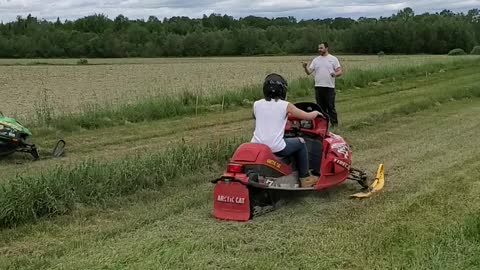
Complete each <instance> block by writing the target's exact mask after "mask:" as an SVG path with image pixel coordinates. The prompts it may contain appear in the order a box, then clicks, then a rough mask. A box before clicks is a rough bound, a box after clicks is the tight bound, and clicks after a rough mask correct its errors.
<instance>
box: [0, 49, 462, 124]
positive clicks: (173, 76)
mask: <svg viewBox="0 0 480 270" xmlns="http://www.w3.org/2000/svg"><path fill="white" fill-rule="evenodd" d="M312 57H313V56H284V57H227V58H180V59H178V58H170V59H163V58H161V59H108V60H104V59H90V60H89V65H76V61H77V60H75V59H73V60H72V59H53V60H52V59H49V60H38V59H37V60H35V59H30V60H29V59H9V60H5V59H4V60H0V83H1V85H0V94H1V96H2V100H3V99H4V100H11V101H15V102H8V103H2V107H1V110H2V111H3V112H4V113H6V114H8V115H13V116H17V117H22V118H25V119H32V118H38V117H39V115H38V112H39V111H48V113H51V114H56V115H62V114H67V113H71V112H77V113H78V112H81V111H84V110H90V109H92V107H94V108H95V107H98V106H101V107H105V106H108V107H116V106H118V105H121V104H132V103H136V102H137V101H138V100H148V99H150V98H152V97H165V96H172V95H180V94H182V93H184V92H188V93H191V94H193V95H199V96H205V95H210V94H218V93H223V92H227V91H235V90H236V89H239V88H241V87H246V86H250V85H257V84H258V83H259V82H260V81H261V80H262V79H263V78H264V77H265V75H267V74H268V73H271V72H278V73H281V74H283V75H285V76H286V78H288V79H289V80H292V79H296V78H300V77H303V76H305V75H304V72H303V70H302V68H301V61H308V60H310V59H312ZM339 59H340V61H341V63H342V65H343V66H344V69H345V70H346V71H349V70H351V69H353V70H356V69H382V68H385V67H392V66H393V67H396V66H417V65H420V64H424V63H436V62H437V63H438V62H449V61H454V60H458V58H451V57H450V58H448V57H446V56H428V55H427V56H411V57H408V56H387V57H383V58H379V57H377V56H340V57H339Z"/></svg>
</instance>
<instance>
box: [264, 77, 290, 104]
mask: <svg viewBox="0 0 480 270" xmlns="http://www.w3.org/2000/svg"><path fill="white" fill-rule="evenodd" d="M287 88H288V84H287V80H285V79H284V78H283V77H282V76H281V75H279V74H277V73H271V74H269V75H267V77H265V81H264V82H263V96H264V97H265V100H267V101H270V100H271V99H272V98H273V99H282V100H285V98H286V97H287Z"/></svg>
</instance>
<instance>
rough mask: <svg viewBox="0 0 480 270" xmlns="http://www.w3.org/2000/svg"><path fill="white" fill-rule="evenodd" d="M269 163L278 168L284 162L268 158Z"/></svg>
mask: <svg viewBox="0 0 480 270" xmlns="http://www.w3.org/2000/svg"><path fill="white" fill-rule="evenodd" d="M267 165H271V166H273V167H275V168H277V169H280V168H281V167H282V164H280V163H278V162H276V161H275V160H273V159H267Z"/></svg>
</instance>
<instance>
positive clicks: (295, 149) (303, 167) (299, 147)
mask: <svg viewBox="0 0 480 270" xmlns="http://www.w3.org/2000/svg"><path fill="white" fill-rule="evenodd" d="M285 143H286V144H287V146H285V148H283V150H282V151H279V152H276V153H275V155H277V156H280V157H288V156H293V157H294V158H295V162H296V164H297V168H298V175H299V177H301V178H303V177H307V176H309V175H310V174H309V172H308V150H307V145H306V144H305V141H304V140H303V139H302V138H286V139H285Z"/></svg>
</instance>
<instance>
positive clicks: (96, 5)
mask: <svg viewBox="0 0 480 270" xmlns="http://www.w3.org/2000/svg"><path fill="white" fill-rule="evenodd" d="M405 7H411V8H413V9H414V11H415V13H416V14H419V13H423V12H431V13H434V12H437V11H441V10H443V9H450V10H452V11H455V12H460V11H464V12H465V11H468V10H469V9H472V8H480V0H458V1H455V0H451V1H445V0H416V1H413V0H412V1H386V0H336V1H331V0H217V1H214V0H62V1H58V0H0V20H1V21H3V22H8V21H12V20H15V18H16V17H17V15H21V16H23V17H25V16H27V15H28V14H29V13H30V14H32V15H33V16H36V17H38V18H44V19H47V20H55V19H56V18H57V17H60V19H61V20H62V21H63V20H65V19H70V20H71V19H76V18H79V17H84V16H87V15H92V14H95V13H103V14H105V15H107V16H108V17H109V18H111V19H114V18H115V17H116V16H117V15H118V14H123V15H125V16H127V17H128V18H130V19H137V18H148V16H150V15H154V16H157V17H158V18H160V19H162V18H164V17H172V16H188V17H191V18H192V17H196V18H198V17H202V15H203V14H207V15H208V14H211V13H220V14H228V15H231V16H234V17H235V18H238V17H245V16H248V15H255V16H265V17H269V18H270V17H281V16H294V17H296V18H297V19H311V18H329V17H351V18H355V19H356V18H358V17H362V16H363V17H380V16H390V15H391V14H393V13H396V11H398V10H400V9H403V8H405Z"/></svg>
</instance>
